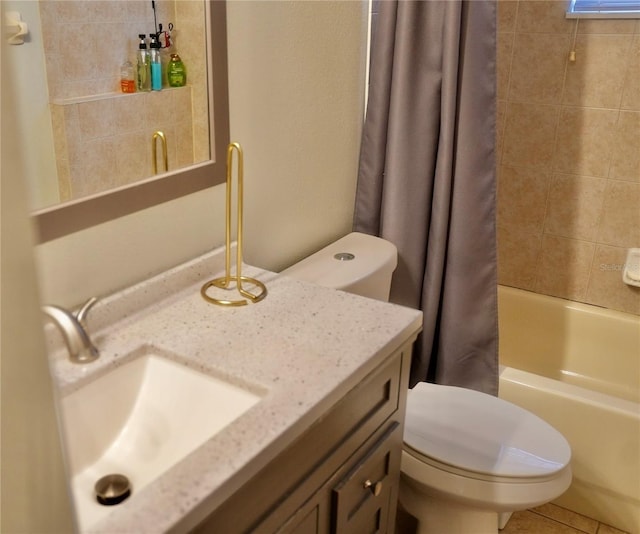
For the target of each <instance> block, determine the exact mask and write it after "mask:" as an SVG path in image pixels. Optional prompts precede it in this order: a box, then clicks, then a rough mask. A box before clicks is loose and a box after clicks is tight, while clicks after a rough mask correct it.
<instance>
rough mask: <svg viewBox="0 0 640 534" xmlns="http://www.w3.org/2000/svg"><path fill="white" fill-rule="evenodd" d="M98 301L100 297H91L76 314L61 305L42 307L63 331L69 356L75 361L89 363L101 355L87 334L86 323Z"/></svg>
mask: <svg viewBox="0 0 640 534" xmlns="http://www.w3.org/2000/svg"><path fill="white" fill-rule="evenodd" d="M96 302H98V299H97V298H96V297H91V298H90V299H89V300H88V301H87V302H86V303H85V304H84V306H82V308H80V310H79V311H78V312H77V313H76V314H75V315H74V314H73V313H71V312H70V311H68V310H65V309H64V308H61V307H60V306H54V305H51V304H50V305H47V306H43V307H42V311H43V313H44V314H45V315H47V316H49V317H50V318H51V319H53V322H54V323H55V324H56V326H57V327H58V328H59V329H60V332H62V336H63V337H64V341H65V343H66V344H67V349H68V350H69V358H71V361H72V362H74V363H89V362H92V361H93V360H95V359H96V358H97V357H98V356H99V352H98V349H97V348H96V347H95V346H94V344H93V343H92V342H91V339H90V338H89V335H88V334H87V325H86V318H87V313H88V312H89V310H90V309H91V308H92V307H93V305H94V304H95V303H96Z"/></svg>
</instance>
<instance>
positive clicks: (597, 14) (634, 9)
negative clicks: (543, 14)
mask: <svg viewBox="0 0 640 534" xmlns="http://www.w3.org/2000/svg"><path fill="white" fill-rule="evenodd" d="M576 5H577V6H578V7H577V8H576ZM624 8H628V9H624ZM576 9H577V10H576ZM566 16H567V18H568V19H577V18H593V19H605V18H607V19H637V18H640V0H570V2H569V6H568V8H567V15H566Z"/></svg>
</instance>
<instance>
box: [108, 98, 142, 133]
mask: <svg viewBox="0 0 640 534" xmlns="http://www.w3.org/2000/svg"><path fill="white" fill-rule="evenodd" d="M145 101H146V97H145V95H144V94H143V93H136V94H132V95H123V96H121V97H119V98H114V99H111V102H112V106H113V121H114V135H115V134H118V135H121V134H124V133H130V132H136V131H137V132H139V131H140V130H141V129H142V128H143V126H144V121H145V117H146V113H145Z"/></svg>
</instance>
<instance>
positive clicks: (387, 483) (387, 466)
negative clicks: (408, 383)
mask: <svg viewBox="0 0 640 534" xmlns="http://www.w3.org/2000/svg"><path fill="white" fill-rule="evenodd" d="M401 430H402V426H401V425H400V423H398V422H397V421H392V422H390V423H389V425H388V427H387V429H386V430H385V432H384V434H382V436H381V437H380V438H379V439H378V440H376V442H375V443H374V444H373V445H372V446H371V447H370V448H369V449H368V450H367V451H366V452H365V454H364V455H363V456H362V457H361V458H360V459H359V460H358V461H357V463H356V464H355V465H354V466H353V467H352V468H351V469H350V470H349V471H348V472H347V473H346V475H345V476H344V477H343V478H342V479H341V481H340V482H339V483H338V484H337V485H336V486H335V487H334V488H333V492H332V502H333V504H332V506H333V529H332V531H333V532H334V533H335V534H374V533H386V532H387V531H388V530H389V523H390V520H391V521H393V517H390V514H389V512H390V510H395V506H392V504H393V503H391V499H395V498H396V492H395V491H393V490H394V488H395V486H396V484H397V482H398V477H399V473H400V458H401V454H402V433H401ZM391 530H392V529H391Z"/></svg>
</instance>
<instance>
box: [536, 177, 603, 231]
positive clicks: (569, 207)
mask: <svg viewBox="0 0 640 534" xmlns="http://www.w3.org/2000/svg"><path fill="white" fill-rule="evenodd" d="M606 186H607V180H606V179H605V178H590V177H586V176H571V175H563V174H560V175H556V176H554V177H553V181H552V184H551V190H550V193H549V205H548V208H547V217H546V220H545V225H544V229H545V232H548V233H550V234H553V235H557V236H562V237H570V238H573V239H581V240H587V241H594V240H595V238H596V235H597V232H598V223H599V220H600V214H601V211H602V204H603V197H604V191H605V188H606Z"/></svg>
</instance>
